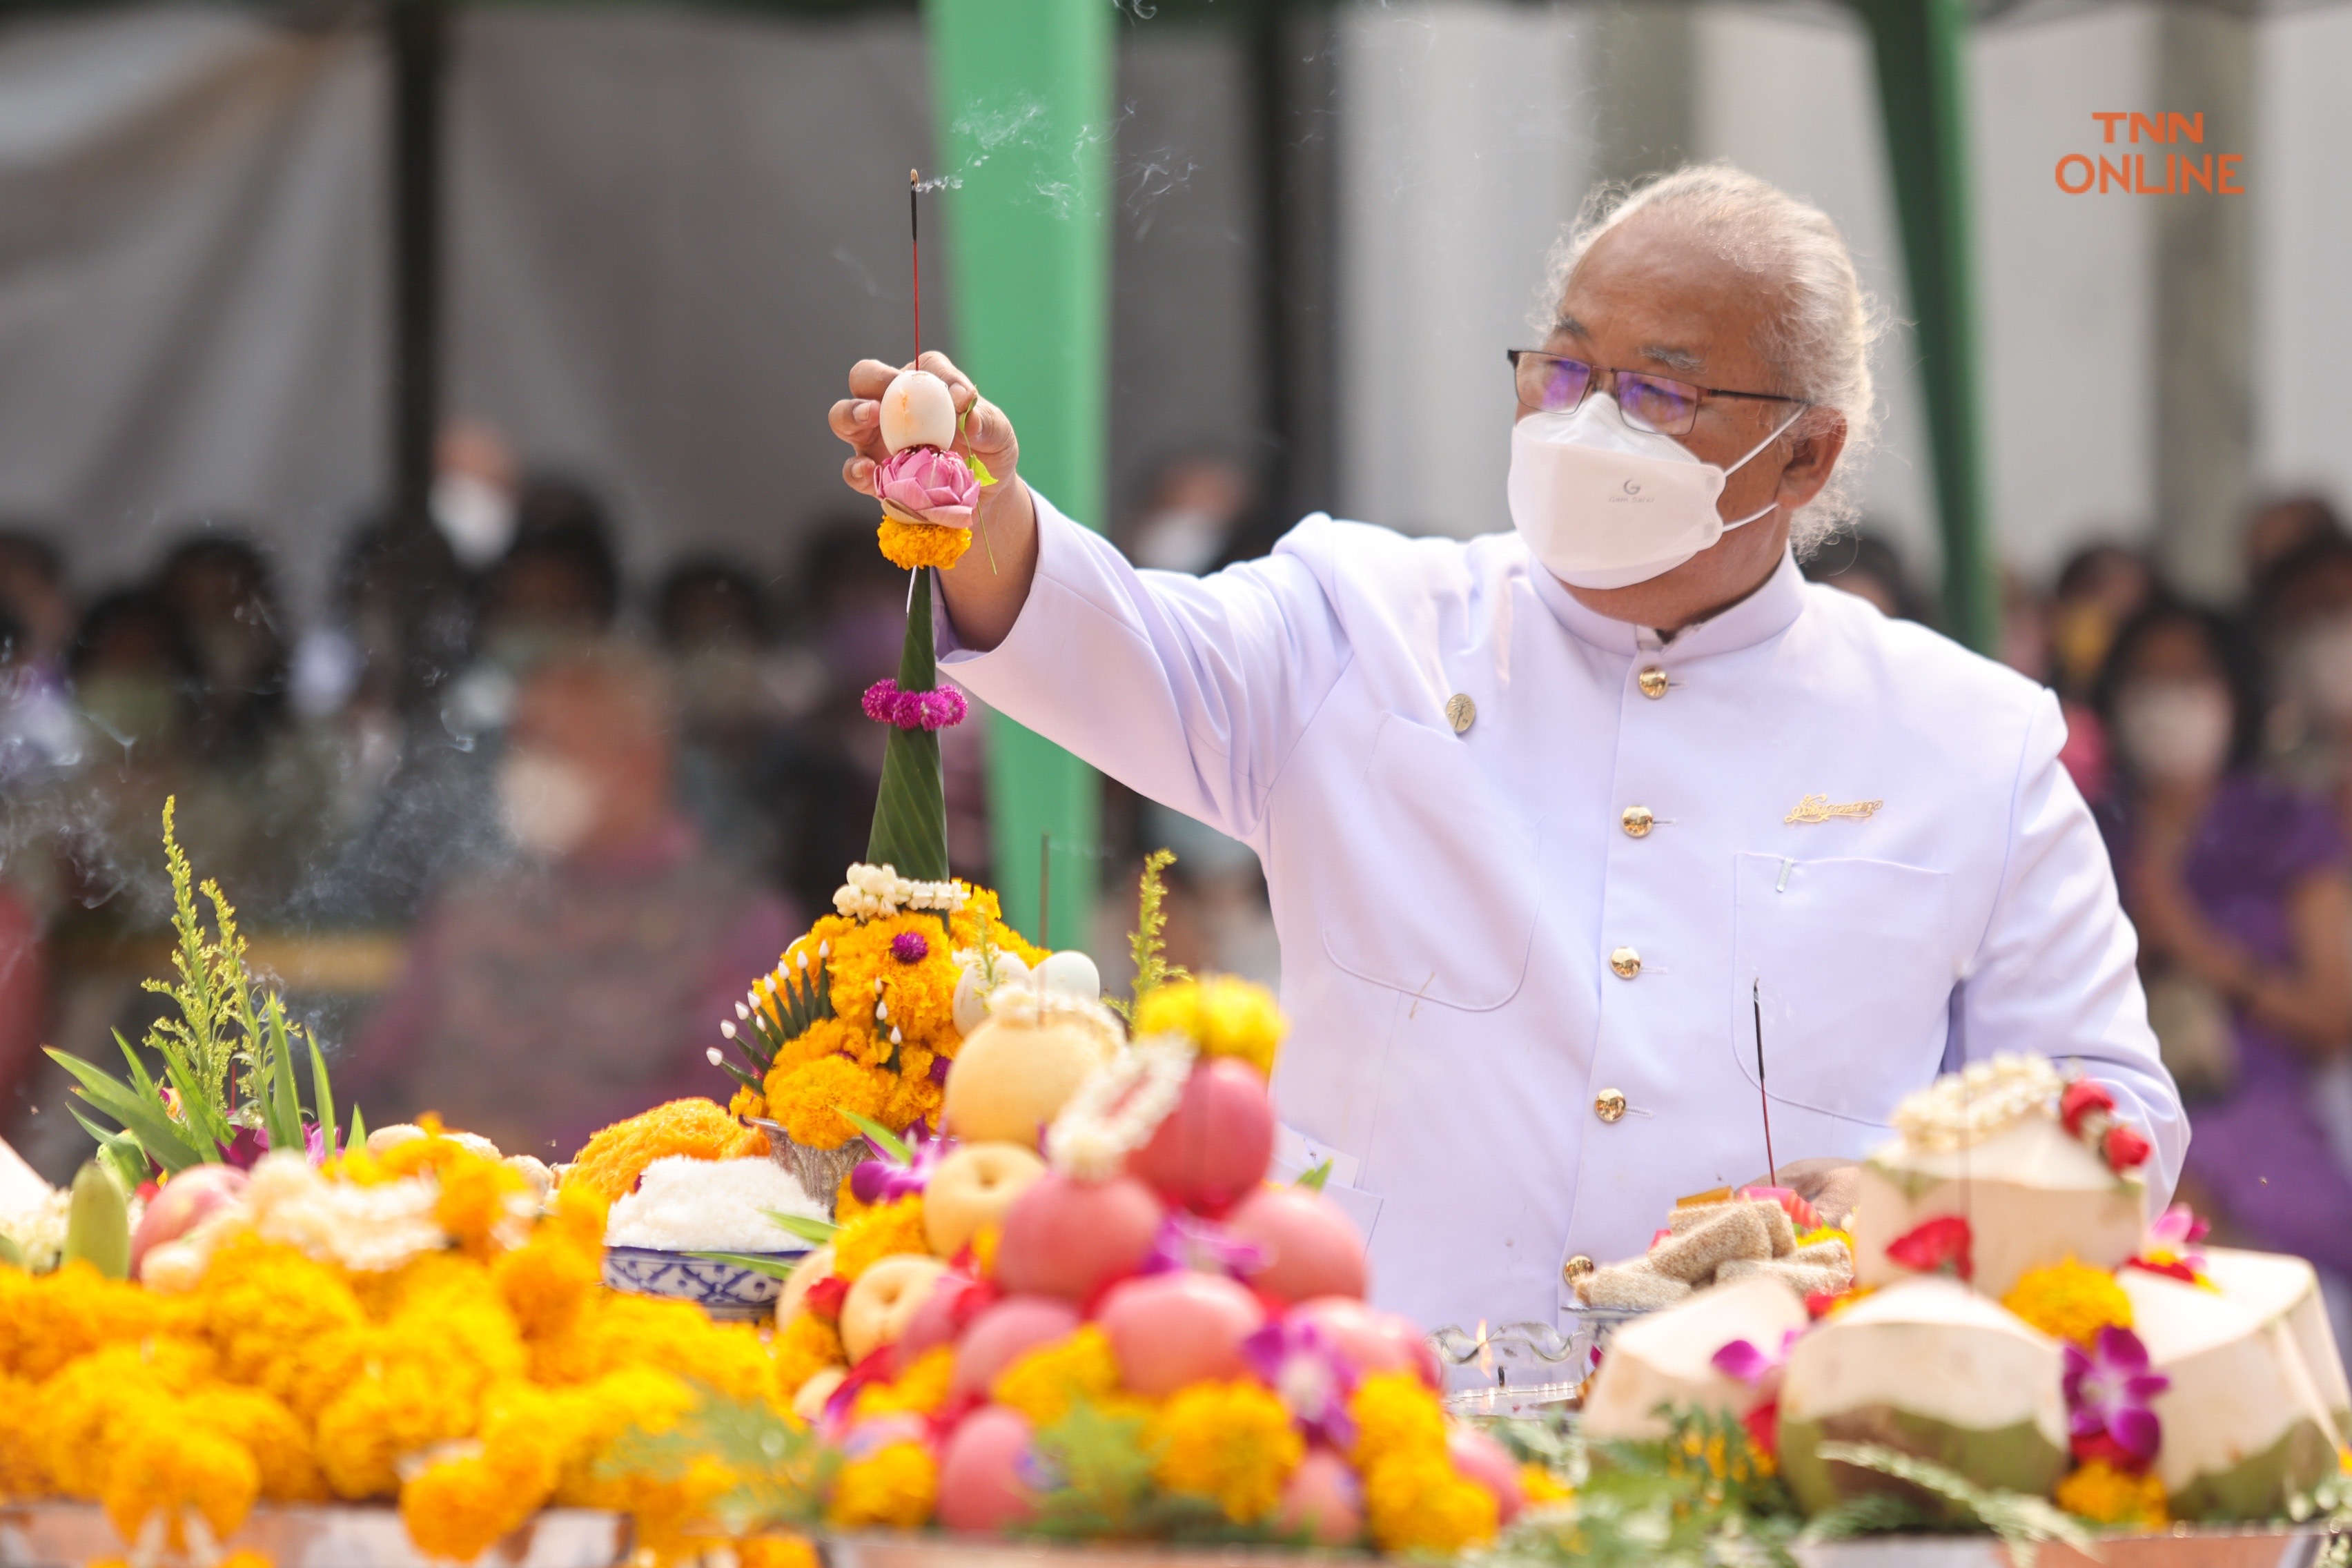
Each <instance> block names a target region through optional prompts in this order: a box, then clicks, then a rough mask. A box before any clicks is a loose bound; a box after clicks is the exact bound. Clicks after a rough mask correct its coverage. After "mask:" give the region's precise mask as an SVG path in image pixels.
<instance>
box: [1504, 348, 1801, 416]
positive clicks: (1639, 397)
mask: <svg viewBox="0 0 2352 1568" xmlns="http://www.w3.org/2000/svg"><path fill="white" fill-rule="evenodd" d="M1503 353H1504V355H1505V357H1507V358H1508V359H1509V360H1510V362H1511V377H1512V379H1513V380H1514V381H1515V382H1517V384H1518V390H1519V401H1520V402H1521V403H1523V404H1525V405H1527V406H1528V407H1529V408H1538V409H1541V410H1542V411H1544V412H1545V413H1547V414H1565V413H1567V412H1568V411H1569V410H1570V409H1572V408H1575V407H1577V406H1578V405H1580V404H1582V403H1583V401H1584V399H1585V395H1587V394H1588V393H1590V392H1591V390H1592V389H1593V388H1594V387H1596V386H1598V387H1602V388H1605V389H1606V390H1607V391H1608V392H1609V393H1611V394H1612V395H1613V396H1615V398H1616V399H1617V406H1618V407H1619V409H1621V410H1622V411H1623V413H1624V416H1625V420H1626V423H1628V424H1630V425H1632V426H1634V427H1635V428H1637V429H1642V430H1654V431H1656V432H1657V433H1658V434H1660V435H1662V436H1686V435H1688V434H1689V433H1690V428H1691V426H1694V425H1696V424H1697V423H1698V405H1700V404H1701V403H1703V402H1705V401H1706V399H1708V398H1710V397H1747V398H1753V399H1755V400H1757V401H1758V402H1761V403H1802V402H1803V401H1804V399H1803V398H1801V397H1783V396H1782V395H1780V394H1779V393H1776V392H1727V391H1726V390H1724V389H1723V388H1722V387H1719V386H1695V385H1693V384H1691V383H1689V382H1687V381H1675V380H1671V379H1669V378H1668V377H1665V376H1663V375H1650V374H1645V373H1643V372H1641V371H1633V370H1603V369H1602V368H1601V367H1600V366H1599V365H1593V364H1587V363H1584V361H1582V360H1580V359H1570V358H1568V357H1567V356H1566V355H1565V354H1552V353H1544V352H1543V351H1542V350H1541V349H1505V350H1504V351H1503Z"/></svg>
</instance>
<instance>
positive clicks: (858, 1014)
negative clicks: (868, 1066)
mask: <svg viewBox="0 0 2352 1568" xmlns="http://www.w3.org/2000/svg"><path fill="white" fill-rule="evenodd" d="M908 934H912V935H914V936H917V937H919V938H921V939H922V943H923V949H922V951H923V956H922V957H921V958H920V959H919V960H917V961H916V962H914V963H906V962H904V961H903V960H901V959H900V958H899V957H898V939H899V938H900V937H901V936H905V935H908ZM825 973H826V974H827V975H828V976H829V977H830V978H831V980H832V986H833V988H832V993H831V994H832V997H833V1011H834V1015H835V1016H836V1017H841V1018H865V1019H872V1018H873V1017H874V1006H875V1004H876V1003H877V1002H880V1003H882V1004H884V1005H886V1006H887V1008H888V1009H889V1016H888V1018H887V1021H877V1022H876V1023H875V1024H874V1033H875V1034H876V1035H877V1037H879V1040H878V1054H877V1055H876V1056H875V1057H874V1058H873V1060H874V1061H875V1062H876V1063H877V1065H878V1064H879V1063H880V1062H881V1061H882V1060H883V1059H885V1058H887V1056H888V1055H889V1051H890V1044H889V1037H890V1031H891V1030H892V1029H896V1030H898V1033H899V1036H900V1037H901V1041H902V1043H904V1044H908V1045H916V1046H921V1047H925V1048H927V1049H929V1048H935V1047H936V1046H937V1044H938V1043H939V1042H940V1041H941V1040H954V1039H957V1038H959V1037H958V1035H957V1034H956V1027H955V994H956V985H957V983H958V982H959V981H961V979H962V978H963V969H962V967H961V965H959V964H958V963H956V961H955V952H954V949H953V946H952V945H951V939H950V936H949V934H948V931H947V928H946V927H944V926H942V925H941V924H940V917H939V916H938V915H937V914H934V913H931V912H929V911H927V910H908V911H907V912H906V913H904V914H897V915H890V916H887V917H886V918H884V919H881V920H875V921H866V923H865V924H863V925H857V926H853V927H851V928H850V929H849V930H848V931H844V932H843V933H842V934H841V935H840V936H839V937H837V938H835V941H834V943H833V953H832V956H831V957H829V958H828V959H826V960H825ZM877 983H879V984H880V986H881V989H880V990H879V991H877V990H876V989H875V987H876V984H877ZM927 1065H928V1064H927Z"/></svg>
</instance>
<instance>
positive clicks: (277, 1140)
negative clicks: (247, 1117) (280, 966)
mask: <svg viewBox="0 0 2352 1568" xmlns="http://www.w3.org/2000/svg"><path fill="white" fill-rule="evenodd" d="M262 1018H263V1033H262V1054H263V1056H264V1058H265V1059H264V1060H263V1061H262V1062H260V1063H259V1064H257V1065H258V1066H259V1067H260V1068H261V1073H262V1079H263V1081H262V1083H261V1085H260V1086H259V1087H260V1089H261V1093H260V1096H259V1098H260V1100H261V1126H262V1130H263V1131H266V1132H268V1134H269V1146H270V1147H271V1148H272V1149H300V1148H302V1147H303V1146H304V1140H303V1137H302V1091H301V1090H300V1089H298V1088H296V1087H295V1082H294V1043H293V1041H292V1040H290V1039H289V1038H288V1037H287V1029H286V1009H285V1008H284V1007H283V1006H281V1005H279V1004H278V998H277V997H275V996H272V997H271V998H269V1000H268V1002H267V1003H266V1004H265V1005H264V1006H263V1009H262Z"/></svg>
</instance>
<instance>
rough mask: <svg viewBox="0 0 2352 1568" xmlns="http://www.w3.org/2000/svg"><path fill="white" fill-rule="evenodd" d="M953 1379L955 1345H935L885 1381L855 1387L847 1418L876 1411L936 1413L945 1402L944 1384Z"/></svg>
mask: <svg viewBox="0 0 2352 1568" xmlns="http://www.w3.org/2000/svg"><path fill="white" fill-rule="evenodd" d="M954 1381H955V1347H954V1346H952V1345H938V1346H934V1347H933V1348H932V1349H930V1350H927V1351H925V1352H923V1353H922V1354H921V1355H919V1356H917V1357H916V1358H915V1364H914V1365H912V1366H910V1367H908V1369H907V1370H906V1371H905V1372H903V1373H899V1374H898V1377H897V1378H896V1379H895V1380H893V1381H892V1382H889V1383H870V1384H866V1386H865V1387H864V1388H861V1389H859V1390H858V1391H857V1398H856V1402H855V1403H854V1404H852V1405H850V1407H849V1416H850V1420H851V1421H852V1422H853V1423H855V1422H859V1421H866V1420H871V1419H873V1418H874V1417H876V1416H878V1415H938V1414H939V1413H940V1411H941V1410H942V1409H944V1408H945V1407H946V1405H947V1402H948V1385H949V1384H951V1383H953V1382H954Z"/></svg>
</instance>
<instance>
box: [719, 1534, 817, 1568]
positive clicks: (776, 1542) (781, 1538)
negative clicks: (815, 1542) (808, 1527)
mask: <svg viewBox="0 0 2352 1568" xmlns="http://www.w3.org/2000/svg"><path fill="white" fill-rule="evenodd" d="M735 1562H736V1565H737V1568H820V1564H819V1560H818V1557H817V1554H816V1548H815V1547H814V1546H812V1545H810V1544H809V1543H808V1542H806V1541H804V1540H803V1539H802V1538H801V1537H799V1536H797V1535H747V1536H745V1537H744V1538H743V1539H742V1540H740V1541H738V1542H735Z"/></svg>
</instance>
